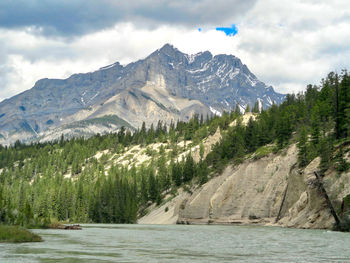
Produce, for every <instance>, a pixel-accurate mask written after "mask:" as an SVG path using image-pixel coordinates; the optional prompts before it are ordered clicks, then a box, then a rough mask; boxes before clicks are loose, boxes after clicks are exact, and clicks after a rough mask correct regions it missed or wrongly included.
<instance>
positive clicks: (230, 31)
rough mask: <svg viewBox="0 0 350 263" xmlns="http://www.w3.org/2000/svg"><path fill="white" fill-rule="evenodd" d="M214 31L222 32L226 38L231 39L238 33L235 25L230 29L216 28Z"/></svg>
mask: <svg viewBox="0 0 350 263" xmlns="http://www.w3.org/2000/svg"><path fill="white" fill-rule="evenodd" d="M215 29H216V31H223V32H224V33H225V34H226V36H229V37H233V36H234V35H236V34H237V33H238V28H237V26H236V25H235V24H233V25H232V26H231V27H217V28H215Z"/></svg>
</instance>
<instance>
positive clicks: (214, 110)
mask: <svg viewBox="0 0 350 263" xmlns="http://www.w3.org/2000/svg"><path fill="white" fill-rule="evenodd" d="M209 109H210V111H211V112H212V113H213V114H214V115H217V116H220V117H221V115H222V114H221V112H220V111H218V110H216V109H214V108H213V107H212V106H209Z"/></svg>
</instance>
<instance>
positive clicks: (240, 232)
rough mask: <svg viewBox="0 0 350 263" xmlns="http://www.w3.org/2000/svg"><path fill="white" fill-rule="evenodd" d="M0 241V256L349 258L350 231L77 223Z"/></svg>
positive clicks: (54, 259)
mask: <svg viewBox="0 0 350 263" xmlns="http://www.w3.org/2000/svg"><path fill="white" fill-rule="evenodd" d="M83 226H84V227H83V230H33V231H34V232H35V233H38V234H40V235H41V236H42V237H43V239H44V242H41V243H25V244H0V262H1V263H3V262H16V263H17V262H26V263H27V262H28V263H30V262H66V263H68V262H162V263H163V262H201V263H203V262H215V263H219V262H259V263H260V262H269V263H270V262H298V263H301V262H317V263H319V262H327V263H329V262H350V234H349V233H339V232H332V231H326V230H300V229H286V228H278V227H259V226H214V225H211V226H194V225H103V224H95V225H83Z"/></svg>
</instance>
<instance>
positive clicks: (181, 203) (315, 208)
mask: <svg viewBox="0 0 350 263" xmlns="http://www.w3.org/2000/svg"><path fill="white" fill-rule="evenodd" d="M297 152H298V151H297V147H296V145H292V146H290V147H289V148H288V149H286V150H285V151H284V152H282V153H280V154H270V155H269V156H267V157H264V158H261V159H259V160H253V159H251V160H246V161H245V162H243V163H242V164H240V165H239V166H236V167H233V166H229V167H227V168H226V170H225V171H224V172H223V173H222V174H221V175H220V176H218V177H215V178H213V179H212V180H210V181H209V182H208V183H206V184H204V185H203V186H201V187H199V188H198V189H195V190H194V191H193V193H192V194H189V193H184V192H181V193H180V194H179V195H178V196H177V197H176V198H175V199H173V200H172V202H171V203H166V204H165V205H163V206H162V207H159V208H157V209H154V210H153V211H151V213H150V214H149V215H147V216H146V217H144V218H141V219H140V221H139V223H153V224H157V223H168V224H169V223H170V224H171V223H175V221H176V222H177V223H183V224H210V223H212V224H262V225H279V226H285V227H296V228H331V227H332V225H333V223H334V219H333V217H332V216H331V214H330V212H329V209H328V207H327V205H326V202H325V200H324V198H323V196H322V195H321V194H320V192H319V190H318V187H317V184H316V181H315V176H314V174H313V172H314V171H316V170H317V167H318V164H319V159H318V158H317V159H315V160H314V161H313V162H311V163H310V164H309V165H308V166H307V167H306V168H305V169H303V170H300V169H299V168H298V167H297V164H296V163H297ZM323 181H324V186H325V188H326V190H327V192H328V195H329V196H330V199H331V201H332V203H333V205H334V206H335V207H339V205H340V203H341V201H342V199H343V198H344V197H345V196H346V195H348V194H349V193H350V173H346V174H342V175H341V176H340V177H339V176H337V174H336V173H335V172H334V171H328V172H327V173H326V175H325V177H324V179H323ZM166 207H168V209H165V208H166ZM166 210H168V211H167V212H165V211H166ZM167 213H168V214H167ZM167 217H168V218H171V219H172V220H169V221H167V220H166V218H167ZM159 218H162V221H160V220H159ZM175 218H176V219H177V220H175Z"/></svg>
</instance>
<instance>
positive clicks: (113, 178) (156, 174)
mask: <svg viewBox="0 0 350 263" xmlns="http://www.w3.org/2000/svg"><path fill="white" fill-rule="evenodd" d="M246 111H250V109H249V107H247V110H246ZM251 111H252V112H253V113H255V114H256V118H255V120H254V119H253V118H251V119H250V120H249V122H248V123H247V125H242V123H241V119H242V118H241V112H240V110H239V107H238V105H237V106H236V108H235V109H233V110H232V111H231V112H224V113H223V114H222V116H221V117H219V116H199V115H195V116H193V117H192V119H191V120H189V121H188V122H183V121H177V122H172V123H171V124H170V125H169V126H167V125H165V123H163V122H161V121H159V122H158V124H157V125H154V126H153V125H152V126H151V127H150V128H149V129H146V126H145V124H143V125H142V127H141V128H140V129H139V130H137V131H135V132H132V131H130V130H129V129H127V128H122V129H121V130H119V131H118V132H117V133H111V134H105V135H99V134H98V135H96V136H93V137H90V138H73V139H70V140H66V139H65V138H64V137H63V136H62V137H61V139H60V140H58V141H53V142H46V143H31V144H24V143H21V142H19V141H17V142H16V143H15V144H14V145H12V146H10V147H4V146H0V223H3V224H13V225H22V226H27V227H31V226H47V225H49V224H50V222H52V221H61V222H80V223H83V222H95V223H135V222H136V221H137V218H138V217H140V216H142V215H144V214H145V213H147V207H149V206H150V205H151V204H153V203H156V204H158V205H159V204H161V203H162V202H164V201H165V198H169V196H174V195H175V194H176V192H177V189H178V188H179V187H183V188H184V189H189V188H190V186H193V185H201V184H204V183H206V182H207V181H208V180H210V178H212V177H214V176H217V175H218V174H220V172H221V171H222V170H223V169H224V168H225V167H226V166H227V165H228V164H239V163H241V162H242V161H244V159H245V158H247V156H251V155H252V154H254V156H259V154H260V155H261V156H263V155H264V154H266V152H264V151H267V152H269V151H272V152H278V151H280V150H282V149H283V148H285V147H287V146H288V145H289V144H291V143H297V146H298V149H299V154H298V165H299V166H300V167H305V166H306V165H307V164H308V163H309V162H310V161H312V160H313V159H314V158H315V157H317V156H320V157H321V164H320V167H319V170H320V173H321V174H322V173H323V172H325V171H326V170H327V169H328V168H329V167H335V169H337V170H338V171H339V172H340V173H341V172H344V171H347V170H348V169H349V168H350V164H349V163H348V162H347V161H346V158H345V155H346V154H347V153H348V151H349V150H348V149H349V148H347V147H346V146H348V145H349V144H350V140H349V137H350V76H349V74H348V72H347V71H345V70H344V71H343V72H342V73H341V74H336V73H333V72H331V73H329V74H328V76H327V77H326V78H325V79H322V81H321V83H320V84H319V85H308V86H307V87H306V90H305V92H300V93H298V94H288V95H286V99H285V101H284V102H283V103H282V104H281V105H273V106H272V107H270V108H268V109H266V110H262V111H261V112H259V107H258V103H256V104H255V105H254V107H252V110H251ZM234 121H235V125H231V124H232V123H233V122H234ZM218 128H219V129H220V132H221V134H222V139H221V141H220V142H218V143H217V144H215V145H214V146H213V148H212V151H211V152H210V153H209V154H208V155H207V156H205V157H204V155H203V145H202V141H203V140H204V139H205V138H206V137H207V136H208V135H210V134H214V133H215V132H216V131H217V129H218ZM181 141H185V142H186V141H187V142H188V144H189V146H193V145H199V147H200V160H199V162H195V161H194V160H193V158H192V156H191V153H189V154H187V155H186V156H185V157H184V158H182V159H180V160H179V159H178V155H179V153H180V152H181V149H179V147H178V145H179V142H181ZM155 143H160V144H161V146H160V147H159V150H157V151H155V150H152V149H151V148H150V147H149V146H150V145H152V144H155ZM134 145H140V147H143V148H145V149H146V152H147V154H148V155H149V157H150V160H149V161H148V162H145V163H143V164H141V165H128V164H121V163H118V162H114V161H113V160H112V159H111V156H120V155H122V154H123V153H125V152H126V151H127V149H130V147H132V146H134ZM267 145H269V146H271V147H266V146H267ZM100 152H103V154H102V156H101V157H100V158H96V156H97V154H98V153H100ZM105 153H106V154H105ZM107 153H108V154H107ZM170 198H171V197H170Z"/></svg>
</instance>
